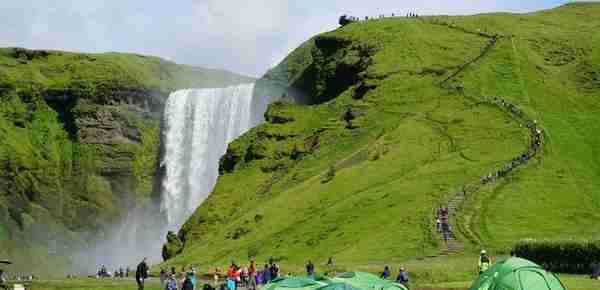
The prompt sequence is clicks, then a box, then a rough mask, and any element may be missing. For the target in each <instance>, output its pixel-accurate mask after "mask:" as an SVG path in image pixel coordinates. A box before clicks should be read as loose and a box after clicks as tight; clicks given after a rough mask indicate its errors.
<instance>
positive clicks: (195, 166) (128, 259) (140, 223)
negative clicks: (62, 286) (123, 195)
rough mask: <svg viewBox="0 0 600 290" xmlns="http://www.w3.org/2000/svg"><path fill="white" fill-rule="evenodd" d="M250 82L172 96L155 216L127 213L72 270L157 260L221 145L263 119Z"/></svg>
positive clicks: (207, 179) (209, 180)
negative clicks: (159, 203) (167, 236)
mask: <svg viewBox="0 0 600 290" xmlns="http://www.w3.org/2000/svg"><path fill="white" fill-rule="evenodd" d="M254 93H255V92H254V84H242V85H237V86H232V87H227V88H214V89H186V90H179V91H175V92H172V93H171V94H170V96H169V98H168V99H167V102H166V104H165V110H164V115H163V126H162V131H161V132H162V139H161V140H162V147H163V152H162V154H163V155H162V156H161V167H163V168H164V170H165V172H164V176H163V177H162V184H161V187H162V198H161V205H160V207H161V209H160V210H161V212H162V213H163V214H165V215H166V217H167V220H168V223H167V225H165V224H164V221H163V220H162V219H161V215H160V214H158V213H157V212H156V209H155V208H153V207H139V208H137V207H136V208H133V209H128V215H127V216H126V217H125V218H124V220H123V221H122V222H121V223H119V224H116V225H114V226H113V227H111V228H109V229H107V230H106V234H105V236H104V238H103V239H102V240H101V241H100V242H99V243H97V244H95V245H93V246H91V247H89V248H86V249H84V250H82V251H78V252H77V253H75V254H74V255H73V262H74V264H75V266H76V267H75V268H76V269H77V271H85V272H87V273H91V272H92V271H94V270H95V269H97V266H99V265H101V264H105V265H108V266H109V267H113V266H114V267H117V266H123V267H124V266H127V265H129V266H135V265H136V264H137V263H138V262H139V261H140V260H141V259H142V258H143V257H148V258H149V260H150V262H151V263H155V262H160V253H161V247H162V245H163V243H164V242H165V236H166V233H167V231H169V230H171V231H173V230H178V229H179V228H180V227H181V225H183V223H184V222H185V220H186V219H187V218H188V217H189V216H190V215H191V214H192V213H193V211H194V210H195V209H196V208H197V207H198V206H199V205H200V203H201V202H202V201H203V200H204V199H205V198H206V197H207V196H208V194H209V193H210V192H211V191H212V189H213V187H214V185H215V183H216V181H217V177H218V175H219V159H220V158H221V156H223V154H224V153H225V151H226V150H227V145H228V143H229V142H231V141H232V140H233V139H235V138H236V137H238V136H240V135H241V134H243V133H244V132H246V131H247V130H248V129H250V128H252V127H254V126H257V125H258V124H260V123H261V122H262V121H263V119H264V113H265V111H266V109H267V106H268V104H269V103H270V102H271V101H273V100H274V99H273V98H271V97H268V96H264V95H262V96H260V97H256V98H254V97H253V94H254Z"/></svg>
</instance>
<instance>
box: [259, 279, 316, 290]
mask: <svg viewBox="0 0 600 290" xmlns="http://www.w3.org/2000/svg"><path fill="white" fill-rule="evenodd" d="M326 285H327V283H324V282H321V281H315V280H313V279H310V278H304V277H281V278H277V279H275V280H272V281H270V282H269V283H267V285H265V286H264V287H263V288H262V289H263V290H292V289H293V290H316V289H317V288H320V287H323V286H326Z"/></svg>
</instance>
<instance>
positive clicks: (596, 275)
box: [592, 263, 600, 279]
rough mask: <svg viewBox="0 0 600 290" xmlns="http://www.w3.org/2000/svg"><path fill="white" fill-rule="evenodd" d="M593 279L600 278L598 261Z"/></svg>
mask: <svg viewBox="0 0 600 290" xmlns="http://www.w3.org/2000/svg"><path fill="white" fill-rule="evenodd" d="M592 279H600V263H598V266H596V270H595V271H594V272H593V273H592Z"/></svg>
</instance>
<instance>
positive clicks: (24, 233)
mask: <svg viewBox="0 0 600 290" xmlns="http://www.w3.org/2000/svg"><path fill="white" fill-rule="evenodd" d="M247 81H251V79H249V78H247V77H243V76H239V75H235V74H232V73H228V72H225V71H217V70H207V69H201V68H193V67H189V66H183V65H177V64H175V63H172V62H168V61H165V60H162V59H159V58H156V57H147V56H140V55H131V54H118V53H107V54H78V53H68V52H60V51H34V50H26V49H20V48H2V49H0V167H1V169H0V256H2V257H5V258H10V259H14V260H15V261H17V262H21V261H26V262H24V263H18V265H17V266H16V267H13V268H12V270H13V271H18V270H21V271H26V272H28V273H29V272H35V271H39V270H40V269H39V268H42V269H43V268H46V267H47V266H48V261H53V262H57V263H62V262H64V261H63V260H65V259H63V258H61V257H65V256H68V255H69V254H72V253H73V252H74V250H75V249H76V248H77V247H83V248H86V247H87V245H89V243H92V242H93V240H94V236H96V234H99V235H102V232H103V231H104V230H105V229H106V227H107V226H109V225H111V224H112V223H114V222H116V221H118V220H120V219H121V218H122V217H123V215H124V214H125V213H127V210H125V209H127V208H129V209H131V208H134V207H136V206H142V205H144V204H147V203H149V202H148V201H149V200H150V198H151V193H152V187H153V182H154V175H155V168H156V159H157V156H158V150H159V149H158V147H159V142H158V141H159V140H158V139H159V126H160V117H161V115H162V107H163V104H164V101H165V100H166V97H167V96H168V94H169V92H170V91H172V90H174V89H177V88H187V87H221V86H225V85H227V84H234V83H240V82H247ZM48 255H51V256H50V257H52V259H49V258H48ZM54 270H56V269H54ZM38 273H39V272H38Z"/></svg>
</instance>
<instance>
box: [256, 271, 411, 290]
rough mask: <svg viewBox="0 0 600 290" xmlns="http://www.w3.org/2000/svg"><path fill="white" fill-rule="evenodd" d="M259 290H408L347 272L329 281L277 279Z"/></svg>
mask: <svg viewBox="0 0 600 290" xmlns="http://www.w3.org/2000/svg"><path fill="white" fill-rule="evenodd" d="M261 290H408V289H407V288H406V287H404V286H403V285H402V284H398V283H394V282H392V281H389V280H384V279H380V278H379V277H378V276H376V275H373V274H369V273H364V272H347V273H343V274H340V275H338V276H336V277H334V278H331V279H318V280H313V279H310V278H305V277H282V278H277V279H275V280H273V281H271V282H269V283H267V285H265V286H264V287H263V288H262V289H261Z"/></svg>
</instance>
